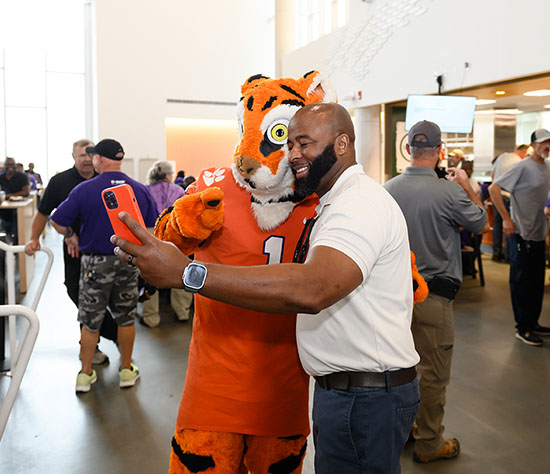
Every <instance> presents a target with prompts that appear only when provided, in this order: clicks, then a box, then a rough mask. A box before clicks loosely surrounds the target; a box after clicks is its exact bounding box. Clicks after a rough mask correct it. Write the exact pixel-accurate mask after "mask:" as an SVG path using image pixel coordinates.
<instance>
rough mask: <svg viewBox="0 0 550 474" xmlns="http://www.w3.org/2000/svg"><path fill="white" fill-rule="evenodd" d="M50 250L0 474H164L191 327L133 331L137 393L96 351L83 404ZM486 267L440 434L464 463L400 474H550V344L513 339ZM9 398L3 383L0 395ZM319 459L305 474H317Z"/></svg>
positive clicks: (68, 314) (469, 308)
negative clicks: (98, 362)
mask: <svg viewBox="0 0 550 474" xmlns="http://www.w3.org/2000/svg"><path fill="white" fill-rule="evenodd" d="M47 244H48V245H49V246H50V247H51V248H52V249H54V251H55V254H56V257H57V258H56V261H55V264H54V270H53V272H52V274H51V276H50V278H49V281H48V284H47V286H46V291H45V294H44V296H43V298H42V301H41V303H40V305H39V308H38V315H39V317H40V320H41V332H40V335H39V338H38V342H37V345H36V348H35V352H34V354H33V356H32V358H31V362H30V364H29V368H28V371H27V373H26V375H25V378H24V380H23V384H22V386H21V391H20V393H19V396H18V399H17V400H16V403H15V407H14V410H13V412H12V414H11V417H10V420H9V422H8V425H7V428H6V431H5V433H4V438H3V440H2V442H1V443H0V473H5V474H19V473H24V474H35V473H36V474H38V473H47V474H50V473H55V474H69V473H71V474H72V473H81V474H92V473H94V474H96V473H102V474H123V473H124V474H126V473H132V474H133V473H138V474H141V473H147V474H156V473H165V472H167V468H168V457H169V452H170V440H171V437H172V432H173V429H174V423H175V418H176V415H177V409H178V404H179V398H180V395H181V390H182V387H183V382H184V377H185V370H186V365H187V349H188V345H189V340H190V335H191V323H180V322H177V321H176V319H175V317H174V316H173V314H172V313H171V311H170V308H169V307H164V308H163V309H164V312H163V321H162V323H161V326H160V327H158V328H155V329H147V328H145V327H143V326H141V325H136V328H137V335H136V346H135V351H134V355H135V356H134V358H135V362H136V363H137V364H138V365H139V367H140V371H141V374H142V379H141V380H140V381H139V382H138V384H137V385H136V387H134V388H131V389H126V390H121V389H120V388H119V387H118V362H119V357H118V351H117V349H116V347H115V346H114V345H113V344H112V343H110V342H103V343H101V348H102V350H104V351H105V352H106V353H108V354H109V356H110V358H111V363H110V364H109V365H107V366H104V367H102V368H99V369H98V377H99V380H98V382H97V383H96V384H95V385H94V387H93V389H92V391H91V392H90V393H88V394H83V395H79V396H76V395H75V393H74V382H75V377H76V374H77V372H78V370H79V363H78V324H77V323H76V321H75V312H76V311H75V308H74V306H73V305H72V303H71V302H70V300H69V298H68V297H67V296H66V293H65V288H64V286H63V284H62V280H63V278H62V259H61V255H60V243H59V239H58V237H57V236H56V235H52V234H51V233H49V234H48V236H47ZM38 265H40V261H39V262H38ZM484 265H485V272H486V281H487V284H486V286H485V288H481V287H480V286H479V282H478V281H477V280H472V279H471V277H465V282H464V285H463V288H462V290H461V291H460V294H459V296H458V298H457V300H456V303H455V325H456V345H455V355H454V362H453V375H452V381H451V384H450V387H449V390H448V397H447V415H446V419H445V424H446V426H447V434H448V436H450V437H454V436H456V437H458V438H459V439H460V441H461V444H462V453H461V455H460V457H459V458H458V459H456V460H452V461H442V462H437V463H433V464H430V465H419V464H416V463H413V462H412V460H411V453H410V451H411V448H410V446H409V447H408V448H407V449H406V451H405V453H404V455H403V458H402V465H403V472H404V473H435V472H440V473H446V474H466V473H468V474H477V473H480V474H500V473H514V474H520V473H525V474H527V473H529V474H538V473H546V472H550V467H549V466H550V338H549V339H548V341H547V342H546V343H545V346H544V347H542V348H536V347H528V346H526V345H524V344H523V343H521V342H519V341H517V340H516V339H515V338H514V331H513V324H512V312H511V306H510V301H509V294H508V289H507V270H508V267H507V266H506V265H503V264H495V263H493V262H491V261H490V259H488V258H486V259H484ZM547 290H548V291H547V295H546V298H547V299H548V296H549V295H548V292H550V289H548V288H547ZM30 294H32V289H31V292H30ZM549 312H550V305H549V303H548V302H546V304H545V308H544V311H543V319H542V322H544V323H546V324H547V325H550V314H549ZM7 386H8V384H7V379H6V378H5V377H0V394H2V395H3V394H5V392H6V390H7ZM312 452H313V449H310V450H309V452H308V457H307V459H306V463H305V468H304V473H308V474H310V473H312V472H313V469H312V462H311V456H312ZM335 474H338V473H335Z"/></svg>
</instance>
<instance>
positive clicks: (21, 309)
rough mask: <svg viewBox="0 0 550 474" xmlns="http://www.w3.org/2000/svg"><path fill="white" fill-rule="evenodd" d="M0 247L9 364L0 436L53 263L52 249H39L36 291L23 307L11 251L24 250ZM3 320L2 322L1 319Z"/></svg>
mask: <svg viewBox="0 0 550 474" xmlns="http://www.w3.org/2000/svg"><path fill="white" fill-rule="evenodd" d="M0 250H3V251H4V252H6V273H5V275H6V280H7V283H8V304H7V305H0V318H2V317H6V316H7V317H8V318H9V340H10V366H11V371H10V372H11V373H10V375H11V381H10V386H9V388H8V391H7V393H6V396H5V398H4V400H3V401H2V406H1V407H0V440H1V439H2V435H3V434H4V429H5V427H6V424H7V422H8V418H9V416H10V413H11V410H12V408H13V404H14V403H15V398H16V397H17V393H18V392H19V387H20V385H21V381H22V380H23V375H24V373H25V370H26V369H27V365H28V363H29V359H30V357H31V353H32V350H33V348H34V344H35V342H36V338H37V337H38V330H39V327H40V323H39V320H38V316H37V315H36V313H35V311H36V308H37V306H38V302H39V301H40V297H41V296H42V292H43V291H44V286H45V285H46V280H47V279H48V275H49V273H50V270H51V268H52V265H53V252H52V251H51V250H50V249H49V248H47V247H43V248H42V249H41V250H42V251H43V252H45V253H46V254H47V256H48V261H47V263H46V267H45V268H44V273H43V274H42V278H41V279H40V283H39V284H38V288H37V290H36V295H35V297H34V299H33V301H32V303H31V307H30V308H27V307H25V306H22V305H16V304H15V302H16V301H15V298H16V296H15V254H16V253H21V252H23V251H24V250H25V246H24V245H8V244H6V243H5V242H2V241H0ZM17 316H23V317H24V318H25V319H26V320H27V321H28V323H29V324H28V326H27V327H26V328H24V329H23V330H22V331H21V338H20V343H19V345H18V344H17V327H16V317H17ZM2 324H3V323H2Z"/></svg>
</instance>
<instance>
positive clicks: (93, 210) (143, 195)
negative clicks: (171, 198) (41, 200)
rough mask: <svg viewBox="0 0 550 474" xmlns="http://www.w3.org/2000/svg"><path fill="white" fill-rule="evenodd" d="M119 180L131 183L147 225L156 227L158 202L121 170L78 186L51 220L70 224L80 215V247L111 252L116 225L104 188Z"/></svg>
mask: <svg viewBox="0 0 550 474" xmlns="http://www.w3.org/2000/svg"><path fill="white" fill-rule="evenodd" d="M119 184H129V185H130V186H132V189H133V190H134V194H135V195H136V199H137V202H138V204H139V208H140V210H141V214H142V215H143V220H144V221H145V226H146V227H154V225H155V221H156V219H157V213H156V210H155V203H154V202H153V198H152V197H151V194H150V193H149V190H148V189H147V186H145V185H144V184H141V183H140V182H138V181H136V180H135V179H132V178H130V177H129V176H128V175H126V174H124V173H121V172H120V171H108V172H106V173H101V174H100V175H99V176H96V177H95V178H92V179H89V180H87V181H84V182H83V183H80V184H79V185H78V186H76V187H75V188H74V189H73V190H72V191H71V192H70V194H69V196H68V197H67V199H65V200H64V201H63V202H62V203H61V204H60V205H59V206H58V207H57V209H56V211H55V212H54V213H53V214H52V217H51V218H52V220H53V221H54V222H55V223H56V224H59V225H63V226H67V227H69V226H70V225H71V224H72V223H73V222H74V221H75V220H77V219H80V221H81V227H80V237H79V241H78V247H79V248H80V250H82V251H83V252H88V253H97V254H112V253H113V249H114V248H115V246H114V245H113V244H112V243H111V242H109V239H110V238H111V235H113V228H112V227H111V222H110V221H109V217H108V216H107V211H106V209H105V205H104V204H103V201H102V199H101V191H103V190H104V189H106V188H110V187H112V186H117V185H119Z"/></svg>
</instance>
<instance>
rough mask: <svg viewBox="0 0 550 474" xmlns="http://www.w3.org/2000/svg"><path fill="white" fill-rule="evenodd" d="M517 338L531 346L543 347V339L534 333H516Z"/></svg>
mask: <svg viewBox="0 0 550 474" xmlns="http://www.w3.org/2000/svg"><path fill="white" fill-rule="evenodd" d="M516 337H517V338H518V339H519V340H520V341H523V342H525V344H529V345H530V346H542V339H541V338H540V337H538V336H537V335H536V334H533V333H532V332H529V331H525V332H519V331H518V332H516Z"/></svg>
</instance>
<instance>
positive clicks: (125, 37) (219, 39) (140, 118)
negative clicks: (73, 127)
mask: <svg viewBox="0 0 550 474" xmlns="http://www.w3.org/2000/svg"><path fill="white" fill-rule="evenodd" d="M95 4H96V19H95V24H96V57H97V97H96V100H97V122H98V133H97V135H98V136H97V137H94V138H106V137H112V138H116V139H118V140H119V141H120V142H121V143H122V145H123V146H124V148H125V150H126V154H127V155H128V156H135V157H155V158H160V159H163V158H164V157H165V152H166V144H165V128H164V119H165V117H185V118H216V119H227V118H230V119H233V118H235V107H232V106H205V105H180V104H167V102H166V99H168V98H171V99H187V100H212V101H224V102H237V101H238V100H239V98H240V86H241V84H242V83H243V82H244V80H245V79H246V78H248V77H249V76H251V75H253V74H258V73H263V74H265V75H273V73H274V33H273V22H268V21H267V17H268V16H270V15H272V14H273V0H265V1H264V0H262V1H261V2H258V1H255V0H239V1H238V2H226V1H223V0H216V1H204V2H199V1H191V0H157V1H152V0H116V1H112V0H95Z"/></svg>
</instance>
